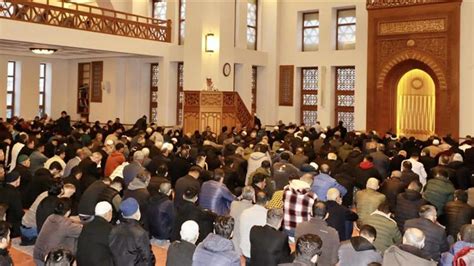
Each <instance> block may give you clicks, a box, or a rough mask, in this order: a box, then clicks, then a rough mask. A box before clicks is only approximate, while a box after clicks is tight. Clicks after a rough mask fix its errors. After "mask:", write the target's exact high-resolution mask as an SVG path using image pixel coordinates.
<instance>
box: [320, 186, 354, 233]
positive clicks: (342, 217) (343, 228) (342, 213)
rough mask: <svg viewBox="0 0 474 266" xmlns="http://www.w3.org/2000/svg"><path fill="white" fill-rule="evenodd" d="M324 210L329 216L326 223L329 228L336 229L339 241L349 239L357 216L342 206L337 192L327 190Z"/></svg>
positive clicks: (334, 189) (332, 189)
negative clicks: (325, 209)
mask: <svg viewBox="0 0 474 266" xmlns="http://www.w3.org/2000/svg"><path fill="white" fill-rule="evenodd" d="M327 200H328V201H326V208H327V211H328V214H329V217H328V219H326V222H327V223H328V225H329V226H331V227H332V228H334V229H336V231H337V233H338V234H339V240H340V241H344V240H348V239H349V238H351V235H352V229H353V226H352V224H353V222H354V221H357V219H358V218H359V216H358V215H357V214H356V213H355V212H353V211H351V210H349V208H347V207H346V206H344V205H342V198H341V194H340V192H339V190H337V189H336V188H331V189H329V190H328V194H327Z"/></svg>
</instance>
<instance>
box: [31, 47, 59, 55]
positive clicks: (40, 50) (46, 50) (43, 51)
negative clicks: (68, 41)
mask: <svg viewBox="0 0 474 266" xmlns="http://www.w3.org/2000/svg"><path fill="white" fill-rule="evenodd" d="M30 51H31V52H33V53H34V54H41V55H50V54H54V53H55V52H56V51H58V49H53V48H30Z"/></svg>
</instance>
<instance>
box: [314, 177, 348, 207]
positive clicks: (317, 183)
mask: <svg viewBox="0 0 474 266" xmlns="http://www.w3.org/2000/svg"><path fill="white" fill-rule="evenodd" d="M330 188H337V190H339V192H340V193H341V198H342V197H344V195H346V193H347V189H346V188H345V187H343V186H342V185H341V184H339V183H337V181H336V179H334V178H332V177H331V176H330V175H328V174H324V173H320V174H319V175H317V176H315V177H314V179H313V184H312V185H311V190H312V191H313V192H314V193H316V195H318V200H321V201H326V196H327V193H328V190H329V189H330Z"/></svg>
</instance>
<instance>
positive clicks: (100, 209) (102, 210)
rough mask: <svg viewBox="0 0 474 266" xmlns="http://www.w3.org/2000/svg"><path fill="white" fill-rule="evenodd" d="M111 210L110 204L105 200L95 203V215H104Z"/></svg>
mask: <svg viewBox="0 0 474 266" xmlns="http://www.w3.org/2000/svg"><path fill="white" fill-rule="evenodd" d="M111 210H112V205H110V203H108V202H107V201H101V202H99V203H97V204H96V205H95V215H104V214H106V213H108V212H109V211H111Z"/></svg>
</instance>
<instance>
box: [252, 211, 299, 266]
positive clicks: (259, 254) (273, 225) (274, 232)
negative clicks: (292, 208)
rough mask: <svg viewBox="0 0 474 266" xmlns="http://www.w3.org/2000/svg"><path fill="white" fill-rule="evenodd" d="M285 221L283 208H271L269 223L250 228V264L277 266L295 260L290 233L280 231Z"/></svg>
mask: <svg viewBox="0 0 474 266" xmlns="http://www.w3.org/2000/svg"><path fill="white" fill-rule="evenodd" d="M282 221H283V210H281V209H270V210H269V211H268V212H267V224H266V225H265V226H258V225H256V226H254V227H252V229H251V230H250V265H252V266H276V265H278V264H280V263H288V262H291V261H293V258H292V256H291V250H290V245H289V244H288V235H286V234H285V233H283V232H281V231H279V229H280V226H281V222H282Z"/></svg>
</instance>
